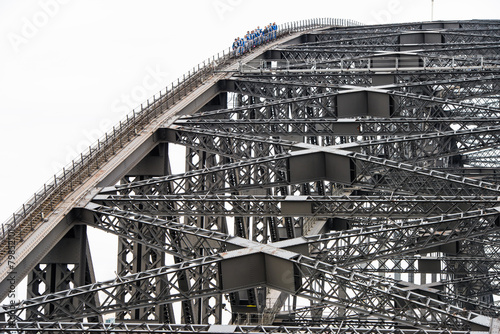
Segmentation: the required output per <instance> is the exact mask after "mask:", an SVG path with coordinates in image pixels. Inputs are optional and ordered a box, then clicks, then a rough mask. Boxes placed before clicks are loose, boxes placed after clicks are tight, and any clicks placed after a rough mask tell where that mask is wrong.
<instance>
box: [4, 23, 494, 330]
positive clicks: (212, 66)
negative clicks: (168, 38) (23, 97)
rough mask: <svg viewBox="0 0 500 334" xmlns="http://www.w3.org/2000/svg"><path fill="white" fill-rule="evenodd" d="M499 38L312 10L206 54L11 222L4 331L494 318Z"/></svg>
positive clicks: (451, 324)
mask: <svg viewBox="0 0 500 334" xmlns="http://www.w3.org/2000/svg"><path fill="white" fill-rule="evenodd" d="M499 54H500V21H481V20H472V21H446V22H445V21H443V22H441V21H440V22H419V23H404V24H388V25H374V26H366V25H361V24H358V23H355V22H352V21H349V20H339V19H314V20H308V21H303V22H295V23H289V24H284V25H281V26H280V27H279V30H278V37H277V38H276V39H275V40H273V41H271V42H269V43H267V44H264V45H261V46H259V47H257V48H255V49H254V50H252V51H251V52H248V53H245V54H243V55H241V56H235V55H234V54H232V53H231V52H225V53H222V54H219V55H218V56H217V57H212V58H209V59H207V60H206V61H205V62H204V63H203V64H201V65H198V66H197V67H195V68H193V69H192V70H191V71H189V72H188V73H187V74H186V75H185V76H184V77H182V78H181V79H179V80H178V81H176V82H175V83H174V84H172V85H169V86H168V87H166V89H164V90H162V91H161V92H160V93H159V94H157V95H155V96H154V97H152V98H151V99H149V100H148V101H147V103H144V104H143V105H142V106H141V107H140V108H139V109H136V110H134V111H133V112H132V113H131V114H130V115H128V116H127V117H126V119H124V120H123V121H122V122H120V123H119V124H117V125H116V126H115V127H114V128H113V130H112V131H111V132H109V133H108V134H106V136H105V137H103V138H101V139H100V140H99V141H98V142H97V143H96V144H95V145H94V146H92V147H91V148H89V150H88V151H86V152H82V154H81V156H80V158H79V159H77V160H75V161H73V162H72V163H71V164H70V165H68V166H67V167H66V168H64V169H63V170H62V171H61V173H59V174H58V175H56V176H55V177H54V180H53V182H52V183H50V184H46V185H44V186H43V188H42V190H41V191H39V192H38V193H36V194H35V195H34V196H33V198H31V199H29V200H28V201H27V202H26V203H25V204H23V205H22V207H21V208H20V209H19V210H18V211H17V212H16V213H14V214H13V215H12V217H11V218H10V219H9V220H8V221H7V222H5V223H4V224H3V225H2V230H1V231H0V236H1V238H0V296H1V298H0V299H2V300H4V304H3V305H2V307H1V309H0V332H10V333H13V332H16V333H30V332H39V333H51V332H70V333H94V332H95V333H131V332H140V333H153V332H155V333H193V332H199V333H249V332H252V333H337V334H343V333H451V332H453V333H454V334H456V333H469V332H473V333H478V334H479V333H495V334H496V333H499V332H500V321H499V320H498V316H499V314H500V307H499V305H498V301H499V292H500V277H499V275H500V273H498V272H497V269H499V267H497V265H500V205H499V202H498V199H499V196H500V180H499V179H498V177H500V174H499V169H498V167H499V165H500V157H499V153H500V151H499V147H498V146H499V144H500V122H499V116H500V100H499V99H500V57H499ZM178 152H182V156H180V155H179V153H178ZM174 165H175V166H177V169H178V166H181V169H182V172H181V173H174V172H172V170H173V169H174V168H172V166H174ZM90 229H100V230H103V231H105V232H107V233H109V234H111V235H114V236H117V237H118V240H119V242H118V249H117V250H116V263H111V264H110V266H116V277H115V278H114V279H111V280H108V281H96V279H95V273H94V268H93V265H92V263H93V261H92V256H91V253H90V250H89V243H88V236H87V231H88V230H90ZM113 251H114V250H113ZM92 255H93V256H94V257H96V256H99V254H92ZM497 262H499V264H497ZM22 279H25V282H27V286H17V288H16V289H17V290H19V289H21V290H26V295H27V297H26V299H23V300H10V299H9V295H10V294H11V293H12V291H13V289H14V286H15V285H17V284H19V282H20V281H21V280H22Z"/></svg>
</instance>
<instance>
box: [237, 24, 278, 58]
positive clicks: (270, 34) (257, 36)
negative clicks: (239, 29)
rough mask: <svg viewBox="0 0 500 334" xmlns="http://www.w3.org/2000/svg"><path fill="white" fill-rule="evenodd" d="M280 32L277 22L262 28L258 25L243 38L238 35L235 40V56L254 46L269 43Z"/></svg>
mask: <svg viewBox="0 0 500 334" xmlns="http://www.w3.org/2000/svg"><path fill="white" fill-rule="evenodd" d="M277 32H278V26H277V25H276V22H274V23H269V24H268V25H267V26H265V27H264V29H260V28H259V26H257V28H256V29H254V30H252V31H251V32H250V31H247V33H246V34H245V36H244V37H243V38H240V37H237V38H235V39H234V42H233V53H234V55H235V56H240V55H242V54H244V53H245V52H248V51H250V50H252V49H253V48H255V47H257V46H259V45H261V44H264V43H268V42H269V41H272V40H274V39H276V33H277Z"/></svg>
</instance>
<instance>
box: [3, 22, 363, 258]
mask: <svg viewBox="0 0 500 334" xmlns="http://www.w3.org/2000/svg"><path fill="white" fill-rule="evenodd" d="M356 25H361V23H359V22H356V21H353V20H347V19H335V18H317V19H310V20H303V21H296V22H288V23H284V24H281V25H279V26H278V31H277V36H276V39H278V38H279V37H282V36H285V35H288V34H290V33H295V32H301V31H307V30H310V29H314V28H321V27H334V26H343V27H347V26H356ZM235 58H238V56H235V55H234V54H233V52H231V49H230V48H229V49H228V50H227V52H226V50H223V51H222V55H221V53H217V56H215V55H214V56H213V57H212V58H208V59H207V60H206V61H203V62H202V63H200V64H198V66H197V67H193V69H192V71H191V70H190V71H188V73H187V74H184V75H183V76H182V78H178V79H177V82H175V81H174V82H172V84H171V85H170V87H169V86H167V87H165V89H162V90H161V91H160V92H159V93H156V94H155V95H154V96H153V97H152V98H149V99H148V100H146V101H145V102H144V103H142V104H141V105H140V107H138V108H136V109H137V110H136V109H133V110H132V112H131V113H129V114H128V115H127V116H126V118H124V119H123V120H121V121H120V122H119V124H118V125H116V126H114V127H113V129H112V131H111V132H109V133H106V134H105V135H104V136H103V137H101V138H100V139H98V140H97V143H95V144H94V145H93V146H89V150H88V152H85V153H81V155H80V157H79V159H77V160H73V161H72V162H71V163H69V164H68V165H67V166H66V167H63V169H62V170H61V171H60V172H59V173H58V174H55V175H54V178H53V180H50V181H49V182H47V183H45V184H44V185H43V187H42V188H41V189H40V190H39V191H37V192H35V193H34V196H32V197H31V198H30V199H29V200H28V201H27V202H26V203H24V204H23V205H22V207H21V208H19V209H18V210H17V211H16V212H14V213H13V214H12V217H10V218H9V219H7V221H6V222H4V223H3V224H2V227H1V229H0V242H2V241H4V240H5V239H7V238H10V237H17V238H19V240H23V238H24V236H26V235H27V234H28V233H29V232H30V231H31V230H33V229H34V228H35V225H37V224H39V223H40V222H43V221H45V217H46V215H47V214H48V213H50V212H51V211H53V209H54V207H55V206H56V205H58V204H59V203H60V202H62V201H63V199H64V197H65V196H67V195H68V194H69V193H70V192H72V191H73V189H74V188H75V187H77V186H78V185H81V184H82V183H83V182H84V181H85V180H87V179H88V178H89V177H90V176H91V175H92V174H93V173H94V172H95V171H96V170H98V169H99V168H100V166H102V164H104V163H105V162H107V161H108V159H109V158H110V157H111V156H114V155H115V153H116V152H117V151H119V150H120V149H121V148H122V147H123V145H124V143H126V142H128V141H130V140H131V138H132V137H134V136H136V135H137V134H138V133H139V131H141V130H142V129H143V128H144V127H145V126H146V125H147V124H149V123H150V121H151V120H153V119H154V118H156V117H157V116H159V115H160V114H162V113H163V112H164V111H166V110H167V109H169V108H170V107H171V106H172V105H174V104H175V103H177V102H178V101H180V100H181V99H182V98H184V97H185V96H187V95H188V94H189V93H190V92H191V91H192V90H194V89H195V88H197V87H199V86H200V85H201V84H202V83H203V82H204V80H205V79H207V78H209V77H211V76H212V75H213V74H214V73H215V72H216V71H217V70H219V69H221V68H222V67H224V66H225V65H226V64H228V62H230V61H231V60H232V59H235ZM5 248H6V247H5V245H0V263H1V261H2V259H3V255H5V254H6V250H5Z"/></svg>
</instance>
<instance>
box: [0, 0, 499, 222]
mask: <svg viewBox="0 0 500 334" xmlns="http://www.w3.org/2000/svg"><path fill="white" fill-rule="evenodd" d="M499 13H500V1H498V0H476V1H473V2H472V1H461V0H435V8H434V19H435V20H443V19H495V18H498V16H499ZM317 17H336V18H349V19H353V20H357V21H360V22H363V23H367V24H377V23H392V22H409V21H412V22H413V21H428V20H430V17H431V0H346V1H336V0H307V1H295V0H286V1H284V0H183V1H166V0H142V1H132V0H39V1H34V0H23V1H15V0H0V115H1V121H0V154H1V158H0V222H3V221H5V220H6V219H7V218H8V217H9V216H10V215H11V214H12V212H14V211H15V210H16V209H18V208H19V207H20V206H21V205H22V203H23V202H25V200H27V199H28V198H29V197H30V196H31V195H32V194H33V193H34V192H35V191H36V190H38V189H39V188H41V187H42V186H43V183H44V182H45V181H47V180H49V179H51V178H52V176H53V175H54V174H55V173H56V172H57V171H59V170H60V169H61V168H62V166H63V165H66V164H67V163H69V162H70V161H71V159H72V158H75V157H76V156H78V155H79V154H80V152H82V151H83V150H84V149H85V148H88V145H90V144H91V143H93V142H95V141H96V140H97V138H98V137H100V136H102V135H103V134H104V131H106V130H108V129H109V128H110V127H111V126H112V125H114V124H115V123H117V122H118V121H119V120H120V119H122V118H123V117H124V116H125V115H126V113H127V112H128V111H130V110H132V108H133V107H135V106H137V105H139V104H140V102H141V100H145V99H146V98H147V97H149V96H152V95H153V94H154V93H155V92H157V91H159V90H160V89H161V88H163V87H164V86H166V85H168V84H170V83H171V82H172V81H174V80H175V79H176V78H177V77H179V76H181V75H182V74H183V73H185V72H187V71H188V70H189V69H191V68H192V67H193V66H195V65H196V64H198V63H199V62H201V61H202V60H203V59H206V58H208V57H211V56H212V55H214V54H216V53H217V52H219V51H222V49H226V48H228V47H229V46H230V44H231V42H232V40H233V39H234V37H236V36H242V35H243V34H244V33H245V32H246V31H247V30H249V29H252V28H254V27H255V26H257V25H260V26H263V25H266V24H268V23H269V22H272V21H275V22H276V23H278V24H281V23H284V22H288V21H295V20H302V19H310V18H317Z"/></svg>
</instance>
